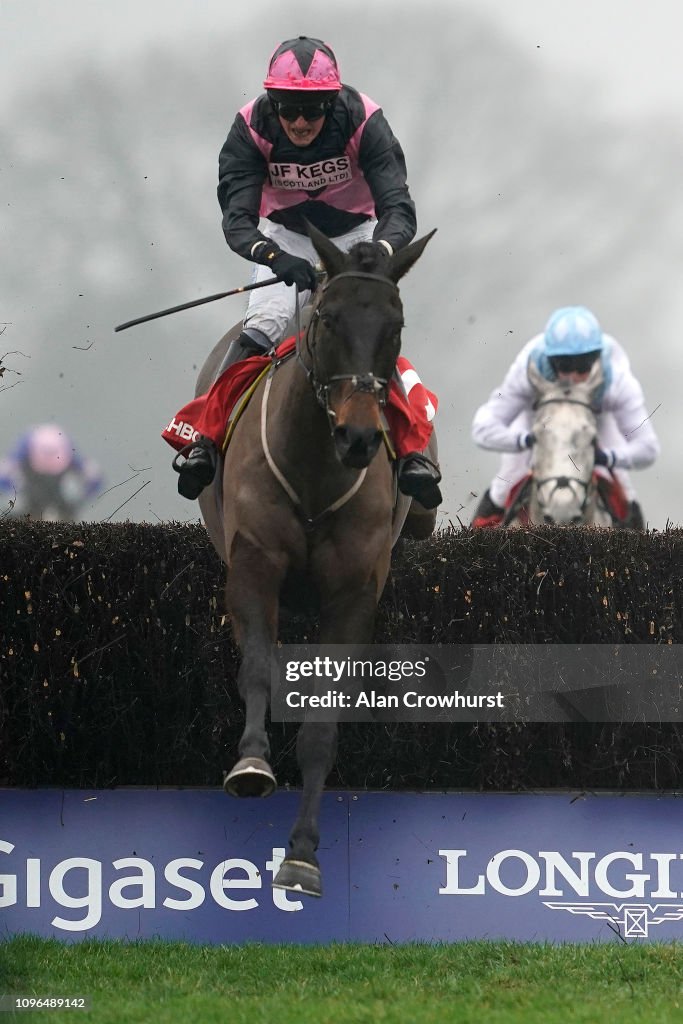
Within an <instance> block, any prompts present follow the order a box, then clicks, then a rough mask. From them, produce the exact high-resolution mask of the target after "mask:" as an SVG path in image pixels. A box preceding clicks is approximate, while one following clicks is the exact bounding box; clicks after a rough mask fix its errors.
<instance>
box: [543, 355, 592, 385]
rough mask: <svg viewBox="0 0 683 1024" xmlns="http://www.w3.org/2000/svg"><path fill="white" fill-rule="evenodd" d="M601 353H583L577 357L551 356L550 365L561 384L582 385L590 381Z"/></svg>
mask: <svg viewBox="0 0 683 1024" xmlns="http://www.w3.org/2000/svg"><path fill="white" fill-rule="evenodd" d="M599 355H600V353H599V352H583V353H581V354H580V355H575V356H550V365H551V366H552V368H553V370H554V371H555V375H556V376H557V379H558V381H559V382H560V384H581V383H582V382H583V381H585V380H588V377H589V376H590V372H591V369H592V368H593V364H594V362H595V360H596V359H597V358H598V356H599Z"/></svg>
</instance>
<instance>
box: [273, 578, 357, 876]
mask: <svg viewBox="0 0 683 1024" xmlns="http://www.w3.org/2000/svg"><path fill="white" fill-rule="evenodd" d="M376 606H377V584H376V581H374V580H371V581H369V582H368V583H367V584H366V585H365V586H363V587H362V588H361V589H360V590H358V589H354V590H351V591H348V592H345V593H337V594H336V595H332V596H330V597H328V598H326V599H323V602H322V606H321V622H320V642H321V643H322V644H324V643H337V644H361V645H362V644H366V643H369V642H370V641H371V639H372V636H373V631H374V622H375V610H376ZM331 713H332V712H330V714H331ZM296 754H297V761H298V764H299V769H300V771H301V777H302V780H303V793H302V794H301V803H300V805H299V813H298V815H297V819H296V821H295V822H294V827H293V828H292V832H291V834H290V837H289V849H290V852H289V854H288V855H287V857H286V859H285V860H284V861H283V862H282V866H281V867H280V870H279V871H278V873H277V875H276V876H275V878H274V880H273V885H274V886H276V887H277V888H281V889H292V890H295V891H297V892H303V893H307V894H308V895H310V896H321V895H322V886H321V881H320V868H319V866H318V860H317V858H316V856H315V851H316V850H317V849H318V842H319V840H320V831H319V824H318V820H319V816H320V802H321V799H322V795H323V790H324V788H325V782H326V780H327V776H328V775H329V773H330V771H331V769H332V766H333V764H334V759H335V757H336V754H337V723H336V722H304V724H303V725H302V726H301V728H300V729H299V734H298V736H297V745H296Z"/></svg>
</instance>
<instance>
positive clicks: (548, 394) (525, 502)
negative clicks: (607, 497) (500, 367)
mask: <svg viewBox="0 0 683 1024" xmlns="http://www.w3.org/2000/svg"><path fill="white" fill-rule="evenodd" d="M527 373H528V376H529V380H530V381H531V383H532V385H533V387H534V390H535V392H536V395H537V398H536V401H535V403H534V418H533V422H532V427H531V430H532V433H533V435H534V438H535V441H534V444H533V446H532V449H531V452H532V455H531V459H532V462H531V476H530V478H529V480H528V483H527V485H526V486H525V487H524V489H523V492H520V493H519V495H518V496H517V498H516V499H515V500H513V501H512V503H511V505H510V507H509V509H508V511H507V514H506V517H505V519H504V520H503V525H504V526H519V525H522V524H525V523H526V522H527V521H528V522H530V523H532V524H536V525H538V524H543V523H547V524H554V525H557V526H582V525H583V526H585V525H593V526H612V525H613V520H612V516H611V514H610V512H609V511H608V509H607V508H606V506H605V504H604V502H603V500H602V497H601V495H600V492H599V488H598V482H599V478H598V477H597V475H596V473H595V471H594V470H595V447H596V442H597V437H598V421H597V413H596V411H595V408H594V400H595V395H596V392H597V391H598V389H599V388H600V386H601V385H602V383H603V371H602V364H601V362H600V360H599V359H598V360H597V361H596V362H595V363H593V366H592V368H591V371H590V374H589V375H588V377H587V378H586V380H585V381H579V382H576V383H569V382H564V381H559V380H547V379H546V378H545V377H544V376H543V375H542V373H541V372H540V371H539V370H538V368H537V367H536V365H535V363H534V362H533V361H532V360H530V362H529V366H528V370H527Z"/></svg>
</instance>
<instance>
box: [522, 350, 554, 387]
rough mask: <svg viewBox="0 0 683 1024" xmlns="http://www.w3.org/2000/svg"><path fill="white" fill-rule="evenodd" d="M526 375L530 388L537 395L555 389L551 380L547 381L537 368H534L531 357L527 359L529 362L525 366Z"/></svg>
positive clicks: (534, 364)
mask: <svg viewBox="0 0 683 1024" xmlns="http://www.w3.org/2000/svg"><path fill="white" fill-rule="evenodd" d="M526 375H527V377H528V378H529V383H530V384H531V386H532V388H533V389H534V391H536V393H537V394H539V395H543V394H545V393H546V392H547V391H552V389H553V388H554V387H555V383H554V382H553V381H552V380H548V379H547V377H544V376H543V374H542V373H541V371H540V370H539V368H538V367H537V366H536V362H535V360H534V357H533V356H530V357H529V362H528V363H527V365H526Z"/></svg>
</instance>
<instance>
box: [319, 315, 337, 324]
mask: <svg viewBox="0 0 683 1024" xmlns="http://www.w3.org/2000/svg"><path fill="white" fill-rule="evenodd" d="M320 322H321V323H322V324H323V326H324V327H331V326H332V324H333V323H334V321H333V319H332V317H331V315H330V314H329V313H321V314H320Z"/></svg>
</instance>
